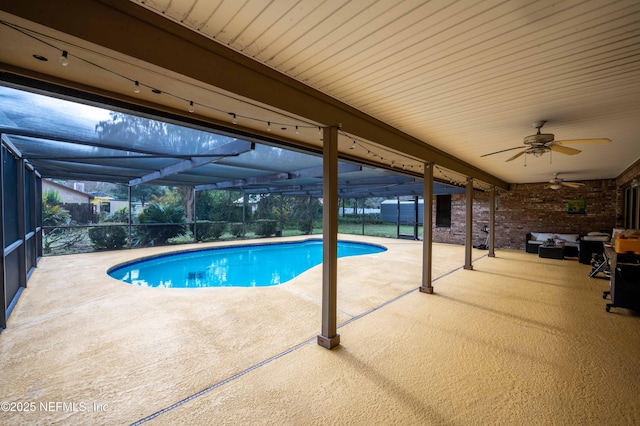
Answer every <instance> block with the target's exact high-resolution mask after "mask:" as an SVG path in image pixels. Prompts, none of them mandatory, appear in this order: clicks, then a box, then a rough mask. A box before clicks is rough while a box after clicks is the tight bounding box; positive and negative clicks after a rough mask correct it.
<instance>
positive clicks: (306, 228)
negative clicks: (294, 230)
mask: <svg viewBox="0 0 640 426" xmlns="http://www.w3.org/2000/svg"><path fill="white" fill-rule="evenodd" d="M298 230H299V231H300V232H302V233H303V234H305V235H310V234H311V233H312V232H313V219H302V220H300V221H299V222H298Z"/></svg>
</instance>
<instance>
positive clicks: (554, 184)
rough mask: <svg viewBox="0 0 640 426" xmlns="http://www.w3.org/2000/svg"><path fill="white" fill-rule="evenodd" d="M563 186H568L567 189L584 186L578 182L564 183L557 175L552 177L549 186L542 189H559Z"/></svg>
mask: <svg viewBox="0 0 640 426" xmlns="http://www.w3.org/2000/svg"><path fill="white" fill-rule="evenodd" d="M563 186H568V187H569V188H580V187H581V186H584V183H580V182H565V181H564V180H563V179H562V178H560V177H558V173H555V174H554V175H553V179H551V180H550V181H549V184H548V185H546V186H545V187H544V189H556V190H557V189H560V188H562V187H563Z"/></svg>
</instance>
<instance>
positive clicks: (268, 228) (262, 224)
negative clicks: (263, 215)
mask: <svg viewBox="0 0 640 426" xmlns="http://www.w3.org/2000/svg"><path fill="white" fill-rule="evenodd" d="M277 227H278V221H275V220H271V219H258V220H257V221H256V235H260V236H262V237H270V236H271V235H273V234H275V233H276V229H277Z"/></svg>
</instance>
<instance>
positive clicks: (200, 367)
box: [0, 235, 640, 425]
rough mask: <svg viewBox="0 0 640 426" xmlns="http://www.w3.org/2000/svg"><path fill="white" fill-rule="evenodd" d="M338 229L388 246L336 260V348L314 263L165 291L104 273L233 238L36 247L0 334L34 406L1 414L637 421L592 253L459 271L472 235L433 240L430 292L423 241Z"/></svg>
mask: <svg viewBox="0 0 640 426" xmlns="http://www.w3.org/2000/svg"><path fill="white" fill-rule="evenodd" d="M299 239H305V238H302V237H294V238H286V240H299ZM341 239H346V240H352V241H364V242H373V243H376V244H382V245H384V246H385V247H387V248H388V250H387V251H386V252H384V253H379V254H374V255H367V256H358V257H349V258H343V259H340V260H339V262H338V268H339V269H338V274H339V277H338V323H339V324H344V325H343V326H342V327H340V329H339V331H338V332H339V333H340V334H341V338H342V339H341V340H342V344H341V345H340V347H338V348H336V349H334V350H332V351H328V350H326V349H324V348H321V347H319V346H318V345H317V344H316V343H315V336H316V335H317V334H318V333H319V330H320V306H321V290H322V289H321V285H322V284H321V283H322V279H321V275H322V269H321V267H320V266H319V267H316V268H313V269H311V270H309V271H307V272H305V273H303V274H302V275H300V276H298V277H297V278H295V279H293V280H291V281H289V282H287V283H285V284H282V285H279V286H276V287H263V288H201V289H158V288H143V287H136V286H132V285H128V284H125V283H122V282H119V281H116V280H114V279H112V278H110V277H108V276H107V275H106V270H107V269H108V268H109V267H111V266H113V265H115V264H118V263H121V262H123V261H127V260H131V259H134V258H138V257H142V256H148V255H151V254H156V253H161V252H167V251H175V250H181V249H187V248H191V247H195V246H197V247H198V248H200V247H203V246H207V245H215V246H220V245H225V244H230V243H210V244H198V245H189V246H179V247H176V246H171V247H162V248H152V249H138V250H125V251H117V252H106V253H91V254H82V255H69V256H59V257H47V258H43V259H42V260H41V262H40V264H39V267H38V268H37V270H36V271H35V272H34V273H33V275H32V277H31V279H30V281H29V283H28V288H27V289H26V290H25V291H24V292H23V294H22V296H21V298H20V300H19V302H18V304H17V306H16V308H15V310H14V312H13V314H12V316H11V317H10V318H9V323H8V327H7V329H6V330H4V331H3V332H2V334H0V371H1V372H2V375H1V377H0V389H1V391H0V400H1V401H9V402H16V403H18V402H22V403H28V405H27V406H26V407H27V408H31V407H33V408H35V409H33V410H28V411H24V410H22V411H19V410H14V411H9V412H7V411H6V410H5V411H4V412H0V423H1V424H132V423H136V422H138V423H144V422H149V423H150V424H230V425H231V424H234V425H236V424H296V425H298V424H403V425H404V424H442V425H445V424H525V423H526V424H603V423H609V424H634V423H635V424H638V423H639V422H640V409H639V408H638V406H637V401H636V398H637V395H639V394H640V378H639V377H640V374H638V373H640V318H639V317H638V316H636V315H634V314H633V313H629V312H628V311H624V310H620V311H621V312H612V313H606V312H605V309H604V304H605V301H604V300H602V298H601V294H602V291H603V290H605V289H606V288H607V282H606V281H605V280H597V279H589V278H587V277H586V276H587V273H588V272H589V270H590V267H589V266H588V265H580V264H578V262H577V261H575V260H565V261H558V260H554V259H540V258H538V257H537V256H535V255H531V254H526V253H524V252H518V251H510V250H504V251H502V250H501V251H498V252H497V257H496V258H488V257H486V254H487V252H486V251H478V250H474V252H473V258H474V259H476V260H475V261H474V269H475V270H474V271H465V270H463V269H460V267H461V266H462V264H463V263H464V248H463V247H462V246H455V245H446V244H434V266H433V276H434V278H438V277H441V278H438V279H437V281H436V282H435V284H434V286H435V288H436V294H435V295H425V294H422V293H419V292H418V291H417V287H418V286H419V285H420V279H421V255H422V243H421V242H417V241H406V240H395V239H382V238H373V237H361V236H352V235H343V236H341ZM283 240H285V239H269V240H264V239H263V240H260V242H266V241H283ZM231 244H233V243H231ZM614 310H615V309H614ZM32 403H33V404H32ZM16 408H17V406H16ZM22 408H25V406H23V407H22Z"/></svg>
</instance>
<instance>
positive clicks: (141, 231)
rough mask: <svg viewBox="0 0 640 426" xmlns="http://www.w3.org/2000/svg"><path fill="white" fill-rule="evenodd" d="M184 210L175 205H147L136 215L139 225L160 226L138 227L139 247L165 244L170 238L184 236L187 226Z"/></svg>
mask: <svg viewBox="0 0 640 426" xmlns="http://www.w3.org/2000/svg"><path fill="white" fill-rule="evenodd" d="M184 220H185V217H184V209H183V208H182V206H176V205H171V204H170V205H166V206H163V205H160V204H156V203H151V204H148V205H147V207H146V208H145V209H144V211H143V212H142V213H140V214H139V215H138V221H139V222H140V224H154V223H157V224H161V225H152V226H138V227H137V228H136V233H137V234H138V238H139V242H140V244H141V245H147V244H153V245H156V244H166V243H167V241H168V240H169V239H170V238H173V237H177V236H178V235H184V234H185V232H186V231H187V226H186V224H185V223H184Z"/></svg>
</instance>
